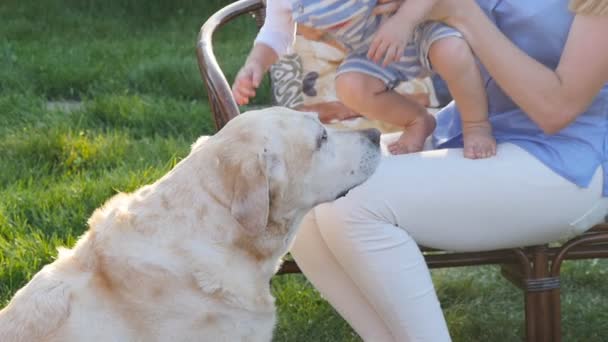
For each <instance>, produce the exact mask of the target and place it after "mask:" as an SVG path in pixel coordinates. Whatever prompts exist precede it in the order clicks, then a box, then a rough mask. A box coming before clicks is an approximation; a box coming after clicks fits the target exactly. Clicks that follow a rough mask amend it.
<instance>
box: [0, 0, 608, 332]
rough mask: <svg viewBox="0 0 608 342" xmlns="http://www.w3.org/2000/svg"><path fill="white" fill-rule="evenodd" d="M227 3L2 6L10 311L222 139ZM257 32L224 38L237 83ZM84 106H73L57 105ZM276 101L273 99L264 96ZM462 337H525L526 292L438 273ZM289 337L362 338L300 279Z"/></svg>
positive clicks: (1, 273) (577, 302)
mask: <svg viewBox="0 0 608 342" xmlns="http://www.w3.org/2000/svg"><path fill="white" fill-rule="evenodd" d="M225 2H226V1H220V0H202V1H200V0H199V1H189V0H174V1H161V0H146V1H143V0H121V1H118V0H105V1H99V0H95V1H91V0H63V1H59V0H46V1H34V0H3V1H2V5H0V22H1V23H2V24H1V25H0V170H2V172H0V307H2V306H4V305H6V303H8V300H9V299H10V297H11V296H12V295H13V294H14V293H15V291H16V290H17V289H19V288H20V287H21V286H23V285H24V284H25V283H26V282H27V280H28V279H29V278H30V277H31V276H32V275H33V274H35V273H36V272H37V271H38V270H39V269H40V268H41V267H42V266H43V265H44V264H46V263H48V262H51V261H52V260H53V258H54V257H55V256H56V253H57V252H56V248H57V247H58V246H61V245H68V246H70V245H72V244H73V243H74V242H75V239H76V238H77V237H78V236H79V235H80V234H82V232H83V231H84V230H85V229H86V220H87V218H88V217H89V215H90V214H91V213H92V211H93V210H94V209H95V208H96V207H98V206H99V205H100V204H101V203H102V202H104V200H106V199H107V198H109V197H110V196H111V195H112V194H114V193H116V192H118V191H129V190H133V189H135V188H137V187H139V186H141V185H143V184H146V183H149V182H152V181H154V180H155V179H157V178H158V177H159V176H161V175H162V174H164V173H165V172H167V171H168V170H169V169H170V168H171V167H172V166H173V165H174V164H175V163H176V162H177V161H178V160H179V159H180V158H183V157H184V156H185V155H186V154H187V152H188V150H189V146H190V144H191V143H192V142H193V141H194V140H195V139H196V137H198V136H199V135H202V134H210V133H212V132H213V123H212V120H211V114H210V111H209V106H208V104H207V102H206V94H205V92H204V89H203V86H202V82H201V80H200V77H199V74H198V67H197V64H196V57H195V54H194V46H195V39H196V36H197V33H198V29H199V28H200V26H201V25H202V23H203V21H204V20H205V18H207V17H208V16H209V15H210V14H211V13H212V12H214V11H215V10H217V9H218V8H220V7H221V6H222V3H225ZM254 35H255V30H254V25H253V21H252V20H251V19H249V18H244V19H240V20H238V21H237V22H236V23H234V24H230V25H228V26H227V27H226V29H225V30H223V31H222V32H220V34H218V36H217V42H216V45H215V48H216V49H217V51H218V54H219V56H220V58H219V60H220V64H221V65H222V67H223V68H224V69H225V70H226V73H227V74H228V76H229V79H231V78H232V77H233V76H234V74H235V72H236V71H237V70H238V67H239V66H240V64H241V63H242V62H243V60H244V57H245V54H246V52H247V50H248V48H249V46H250V44H251V40H252V39H253V37H254ZM62 101H76V103H77V105H76V106H75V109H73V110H63V109H60V107H59V109H58V108H56V107H51V106H49V103H52V102H62ZM256 101H257V103H264V102H267V101H268V94H265V95H263V96H262V97H261V98H259V99H257V100H256ZM563 274H564V277H563V286H564V291H563V296H562V300H563V311H562V312H563V317H564V334H565V337H564V340H565V341H602V340H604V341H605V340H606V339H607V336H608V324H606V323H605V322H607V321H608V262H607V261H606V260H603V261H586V262H577V263H567V264H566V265H565V267H564V271H563ZM433 277H434V280H435V284H436V287H437V291H438V293H439V297H440V299H441V301H442V304H443V308H444V311H445V314H446V317H447V319H448V323H449V326H450V329H451V333H452V335H453V337H454V340H455V341H517V340H521V337H522V336H523V325H522V322H523V302H522V296H521V295H520V293H519V291H518V290H516V289H515V288H514V287H512V286H511V285H509V284H507V283H506V282H505V281H504V280H502V279H501V278H500V277H499V275H498V272H497V270H496V268H494V267H472V268H463V269H447V270H437V271H433ZM273 291H274V294H275V296H276V298H277V303H278V308H279V324H278V326H277V329H276V336H275V340H276V341H359V338H358V337H357V336H356V334H354V333H353V331H352V330H351V329H350V327H349V326H348V324H347V323H345V322H344V321H343V320H342V319H341V318H340V316H338V315H337V314H336V313H335V311H334V310H333V309H332V308H331V307H330V306H329V305H328V304H327V302H325V301H324V300H323V299H322V298H321V297H320V296H319V294H318V293H317V292H316V291H315V290H314V289H313V288H312V286H311V285H310V284H309V283H308V282H307V281H306V280H305V279H304V278H303V276H301V275H292V276H283V277H278V278H275V280H274V281H273Z"/></svg>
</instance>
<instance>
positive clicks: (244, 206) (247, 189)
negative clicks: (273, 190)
mask: <svg viewBox="0 0 608 342" xmlns="http://www.w3.org/2000/svg"><path fill="white" fill-rule="evenodd" d="M255 159H256V160H251V161H248V162H245V163H243V164H242V165H241V168H240V173H239V175H238V176H237V178H236V179H235V182H234V192H233V198H232V205H231V207H230V212H231V213H232V216H233V217H234V218H235V219H236V220H237V221H238V222H239V223H240V224H241V226H242V227H243V228H244V229H245V231H246V232H247V233H248V234H249V235H252V236H253V235H257V234H259V233H261V232H262V231H263V230H264V229H265V228H266V226H267V225H268V216H269V214H270V186H269V179H268V178H269V177H268V166H267V163H266V156H265V154H262V153H260V154H258V155H257V158H255Z"/></svg>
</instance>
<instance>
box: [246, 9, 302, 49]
mask: <svg viewBox="0 0 608 342" xmlns="http://www.w3.org/2000/svg"><path fill="white" fill-rule="evenodd" d="M295 36H296V23H295V22H294V20H293V16H292V14H291V7H290V4H289V1H287V0H267V1H266V19H265V20H264V25H263V26H262V28H261V29H260V32H259V33H258V35H257V37H256V38H255V41H254V44H257V43H264V44H266V45H268V46H270V47H271V48H272V49H273V50H274V51H275V52H276V53H277V55H279V57H280V56H282V55H284V54H286V53H288V52H289V51H290V50H291V47H292V46H293V43H294V41H295Z"/></svg>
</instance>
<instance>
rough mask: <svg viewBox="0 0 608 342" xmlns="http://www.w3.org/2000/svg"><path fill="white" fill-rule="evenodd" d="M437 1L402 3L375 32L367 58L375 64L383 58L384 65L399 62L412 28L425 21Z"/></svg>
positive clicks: (409, 1)
mask: <svg viewBox="0 0 608 342" xmlns="http://www.w3.org/2000/svg"><path fill="white" fill-rule="evenodd" d="M437 1H438V0H407V1H403V3H402V4H401V6H400V7H399V9H398V10H397V12H395V14H393V15H392V16H391V17H390V18H389V19H388V20H387V21H386V22H385V23H384V24H382V26H381V27H380V29H379V30H378V32H376V34H375V36H374V39H373V40H372V43H371V45H370V48H369V51H368V54H367V57H368V58H370V59H371V60H373V61H374V62H376V63H378V62H380V60H382V58H383V57H384V61H383V64H384V65H388V64H389V63H392V62H397V61H399V59H400V58H401V56H403V51H404V50H405V46H406V45H407V42H408V41H409V40H410V38H411V36H412V32H413V31H414V28H415V27H416V25H418V24H420V23H421V22H423V21H424V20H425V19H426V17H427V15H428V14H429V13H430V12H431V10H432V9H433V6H435V3H437ZM385 2H387V0H380V1H379V2H378V4H379V5H381V4H383V3H385Z"/></svg>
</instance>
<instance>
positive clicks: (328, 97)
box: [270, 36, 446, 133]
mask: <svg viewBox="0 0 608 342" xmlns="http://www.w3.org/2000/svg"><path fill="white" fill-rule="evenodd" d="M294 51H295V54H290V55H284V56H282V57H281V58H280V59H279V61H278V62H277V63H276V64H275V65H274V66H273V67H272V68H271V73H270V78H271V84H272V94H273V101H274V103H275V104H276V105H279V106H286V107H290V108H295V109H301V110H309V109H308V108H311V107H312V108H314V109H313V110H314V111H318V112H322V111H323V110H324V108H332V109H335V107H336V106H337V105H339V101H338V98H337V96H336V90H335V77H336V69H337V67H338V66H339V65H340V63H342V60H343V59H344V58H345V54H344V52H342V51H340V50H338V49H336V48H334V47H332V46H330V45H328V44H325V43H323V42H318V41H312V40H308V39H306V38H304V37H302V36H298V37H296V42H295V45H294ZM441 82H442V81H440V80H437V81H436V82H434V81H433V80H431V79H430V78H424V79H414V80H411V81H407V82H401V83H400V84H399V85H398V86H397V88H395V91H397V92H398V93H401V94H416V95H417V96H421V97H426V98H427V99H428V103H429V105H430V107H439V106H440V105H445V102H442V103H440V102H438V100H437V98H436V96H435V91H434V89H435V88H434V87H435V84H436V83H438V84H440V85H441ZM298 87H299V88H298ZM443 100H444V101H446V100H445V99H443ZM332 126H334V127H337V128H348V129H363V128H370V127H374V128H377V129H379V130H380V131H382V132H386V133H388V132H395V131H400V130H402V128H400V127H396V126H393V125H390V124H387V123H384V122H380V121H377V120H368V119H366V118H356V119H349V120H344V121H341V122H335V123H333V124H332Z"/></svg>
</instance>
